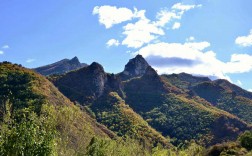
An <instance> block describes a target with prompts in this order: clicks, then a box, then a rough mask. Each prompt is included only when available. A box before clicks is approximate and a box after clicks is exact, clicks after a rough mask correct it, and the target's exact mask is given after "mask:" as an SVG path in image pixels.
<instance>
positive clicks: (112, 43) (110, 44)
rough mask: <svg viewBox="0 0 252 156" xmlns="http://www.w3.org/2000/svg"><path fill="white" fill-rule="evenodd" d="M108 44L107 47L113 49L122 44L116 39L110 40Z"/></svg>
mask: <svg viewBox="0 0 252 156" xmlns="http://www.w3.org/2000/svg"><path fill="white" fill-rule="evenodd" d="M106 44H107V47H111V46H116V47H117V46H119V45H120V42H119V41H118V40H116V39H110V40H108V42H107V43H106Z"/></svg>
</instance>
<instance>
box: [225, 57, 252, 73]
mask: <svg viewBox="0 0 252 156" xmlns="http://www.w3.org/2000/svg"><path fill="white" fill-rule="evenodd" d="M251 69H252V56H251V55H248V54H233V55H231V60H230V62H227V63H226V66H225V68H224V70H225V71H226V72H227V73H244V72H249V71H251Z"/></svg>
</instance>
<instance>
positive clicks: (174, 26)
mask: <svg viewBox="0 0 252 156" xmlns="http://www.w3.org/2000/svg"><path fill="white" fill-rule="evenodd" d="M180 25H181V24H180V23H179V22H175V23H174V24H173V26H172V29H179V28H180Z"/></svg>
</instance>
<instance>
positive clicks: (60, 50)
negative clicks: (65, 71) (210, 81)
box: [0, 0, 252, 89]
mask: <svg viewBox="0 0 252 156" xmlns="http://www.w3.org/2000/svg"><path fill="white" fill-rule="evenodd" d="M251 6H252V1H251V0H242V1H241V0H182V1H177V0H166V1H165V0H157V1H155V2H154V1H145V2H144V3H143V2H142V1H141V2H140V1H136V0H133V1H118V0H110V1H106V0H104V1H96V0H92V1H87V0H84V1H83V0H82V1H81V0H71V1H69V0H53V1H52V0H43V1H31V0H22V1H20V0H1V2H0V61H6V60H7V61H11V62H13V63H19V64H22V65H24V66H25V67H29V68H33V67H38V66H42V65H45V64H49V63H53V62H55V61H58V60H61V59H63V58H72V57H74V56H78V58H79V59H80V61H81V62H85V63H88V64H90V63H92V62H93V61H96V62H99V63H100V64H102V65H103V66H104V68H105V70H106V71H107V72H114V73H117V72H120V71H122V70H123V68H124V65H125V64H126V63H127V62H128V60H129V59H130V58H132V57H134V55H136V54H138V53H139V54H142V55H143V56H144V57H145V58H146V59H147V60H148V61H149V63H150V64H151V65H152V66H153V67H154V68H155V69H156V70H157V71H158V72H159V73H160V74H162V73H179V72H188V73H191V74H195V75H206V76H214V77H218V78H226V79H228V80H230V81H232V82H233V83H235V84H237V85H239V86H241V87H243V88H245V89H252V81H251V77H252V31H251V30H252V19H251V15H252V10H251Z"/></svg>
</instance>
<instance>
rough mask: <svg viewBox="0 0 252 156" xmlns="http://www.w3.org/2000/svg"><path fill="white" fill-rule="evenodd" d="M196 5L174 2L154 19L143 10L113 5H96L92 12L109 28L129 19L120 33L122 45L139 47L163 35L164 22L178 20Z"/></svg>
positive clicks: (175, 27)
mask: <svg viewBox="0 0 252 156" xmlns="http://www.w3.org/2000/svg"><path fill="white" fill-rule="evenodd" d="M195 7H197V6H196V5H182V4H181V3H177V4H175V5H174V6H173V7H172V9H162V10H160V11H159V12H158V13H157V15H156V20H150V19H148V18H147V17H146V16H145V12H146V11H145V10H139V11H138V10H137V9H136V8H134V10H130V9H128V8H117V7H115V6H108V5H105V6H96V7H94V9H93V14H94V15H96V14H97V15H98V16H99V22H100V23H101V24H104V25H105V27H106V28H111V27H112V26H113V25H115V24H119V23H122V22H125V21H131V20H132V19H136V21H134V22H129V23H127V24H126V25H125V26H124V27H123V32H122V34H123V35H124V36H125V38H124V39H123V41H122V43H121V44H122V45H125V46H127V47H129V48H140V47H142V46H143V45H144V44H148V43H151V42H152V41H155V40H157V38H158V37H160V36H163V35H165V31H164V28H165V26H166V24H168V23H169V22H171V21H172V20H173V19H176V20H179V19H181V17H182V15H183V14H184V12H185V11H188V10H190V9H193V8H195ZM179 27H180V23H179V22H175V23H174V25H173V27H172V29H178V28H179Z"/></svg>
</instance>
